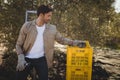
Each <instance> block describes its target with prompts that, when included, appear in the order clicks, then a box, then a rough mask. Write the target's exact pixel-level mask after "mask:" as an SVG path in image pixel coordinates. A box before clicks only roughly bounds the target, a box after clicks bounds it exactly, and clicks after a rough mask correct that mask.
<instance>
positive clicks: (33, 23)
mask: <svg viewBox="0 0 120 80" xmlns="http://www.w3.org/2000/svg"><path fill="white" fill-rule="evenodd" d="M32 25H33V26H34V27H35V26H36V19H35V20H33V21H32ZM48 28H49V24H45V29H48Z"/></svg>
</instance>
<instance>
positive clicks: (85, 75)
mask: <svg viewBox="0 0 120 80" xmlns="http://www.w3.org/2000/svg"><path fill="white" fill-rule="evenodd" d="M92 53H93V49H92V48H91V47H90V45H89V42H88V41H86V47H84V48H80V47H77V46H76V47H72V46H69V47H68V48H67V70H66V80H91V74H92Z"/></svg>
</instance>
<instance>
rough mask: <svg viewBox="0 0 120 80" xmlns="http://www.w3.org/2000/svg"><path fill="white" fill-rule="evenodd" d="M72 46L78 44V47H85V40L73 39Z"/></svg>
mask: <svg viewBox="0 0 120 80" xmlns="http://www.w3.org/2000/svg"><path fill="white" fill-rule="evenodd" d="M73 46H78V47H80V48H85V47H86V42H85V41H80V40H75V41H74V42H73Z"/></svg>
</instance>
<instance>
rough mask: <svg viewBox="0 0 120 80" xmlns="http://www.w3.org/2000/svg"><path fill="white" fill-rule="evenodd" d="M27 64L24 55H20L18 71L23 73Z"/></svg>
mask: <svg viewBox="0 0 120 80" xmlns="http://www.w3.org/2000/svg"><path fill="white" fill-rule="evenodd" d="M25 64H26V61H25V57H24V54H19V55H18V64H17V67H16V69H17V71H23V70H24V69H25Z"/></svg>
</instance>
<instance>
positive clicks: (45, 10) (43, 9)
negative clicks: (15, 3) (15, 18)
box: [37, 5, 53, 16]
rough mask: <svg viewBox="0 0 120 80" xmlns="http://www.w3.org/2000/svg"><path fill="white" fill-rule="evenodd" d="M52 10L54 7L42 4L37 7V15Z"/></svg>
mask: <svg viewBox="0 0 120 80" xmlns="http://www.w3.org/2000/svg"><path fill="white" fill-rule="evenodd" d="M51 11H53V9H52V8H50V7H49V6H46V5H41V6H39V7H38V9H37V16H39V15H40V14H41V13H42V14H45V13H48V12H51Z"/></svg>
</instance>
